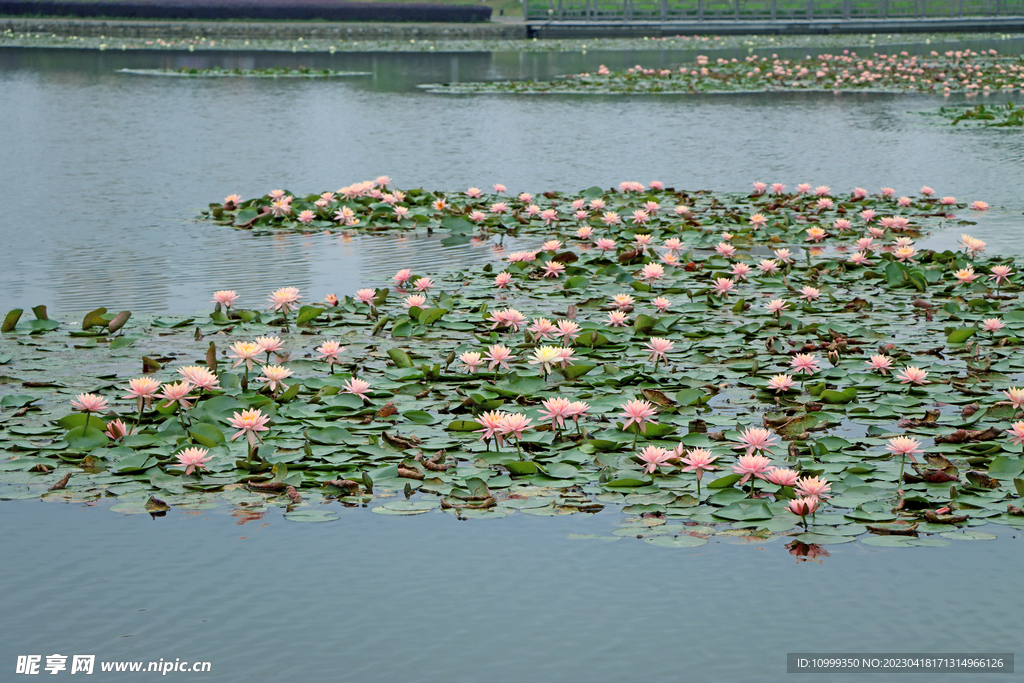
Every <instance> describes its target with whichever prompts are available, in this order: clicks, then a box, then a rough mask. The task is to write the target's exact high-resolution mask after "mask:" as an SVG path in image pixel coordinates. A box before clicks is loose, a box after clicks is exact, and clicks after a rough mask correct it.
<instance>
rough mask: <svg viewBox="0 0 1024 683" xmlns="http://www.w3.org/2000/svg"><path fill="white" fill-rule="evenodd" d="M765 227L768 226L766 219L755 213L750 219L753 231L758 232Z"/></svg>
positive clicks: (761, 214) (762, 215)
mask: <svg viewBox="0 0 1024 683" xmlns="http://www.w3.org/2000/svg"><path fill="white" fill-rule="evenodd" d="M766 225H768V217H767V216H765V215H764V214H763V213H755V214H753V215H752V216H751V217H750V226H751V227H752V228H754V230H760V229H761V228H763V227H764V226H766Z"/></svg>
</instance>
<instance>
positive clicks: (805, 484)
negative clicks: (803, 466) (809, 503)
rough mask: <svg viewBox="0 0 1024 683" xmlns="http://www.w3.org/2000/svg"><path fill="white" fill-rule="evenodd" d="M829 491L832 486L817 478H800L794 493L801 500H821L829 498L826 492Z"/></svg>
mask: <svg viewBox="0 0 1024 683" xmlns="http://www.w3.org/2000/svg"><path fill="white" fill-rule="evenodd" d="M831 490H832V484H830V483H829V482H828V481H827V480H825V479H819V478H818V477H801V478H800V479H799V480H798V481H797V483H796V493H797V495H798V496H800V497H801V498H817V499H819V500H822V499H825V498H828V497H829V496H828V492H829V491H831Z"/></svg>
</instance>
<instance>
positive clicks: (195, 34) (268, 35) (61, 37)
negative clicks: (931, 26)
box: [0, 18, 1024, 54]
mask: <svg viewBox="0 0 1024 683" xmlns="http://www.w3.org/2000/svg"><path fill="white" fill-rule="evenodd" d="M525 31H526V25H525V24H523V23H517V22H505V23H499V22H496V23H492V24H343V23H337V22H335V23H328V22H235V21H231V22H188V21H160V20H140V21H135V20H132V21H116V20H86V19H75V20H54V19H12V18H0V48H3V47H10V48H50V49H68V48H71V49H84V50H100V51H103V50H160V51H182V52H184V51H187V52H196V51H204V52H205V51H227V52H292V53H309V54H316V53H330V54H334V53H336V52H428V53H429V52H453V53H458V52H581V53H583V54H587V53H588V52H601V51H608V52H612V51H615V52H621V51H642V52H652V53H654V52H658V53H664V52H667V51H674V52H692V53H707V52H714V51H718V50H732V51H736V50H745V51H747V53H753V52H754V51H755V50H765V49H771V50H786V49H793V50H797V49H807V50H821V49H844V48H848V49H853V50H874V49H884V48H887V47H895V46H900V47H903V48H908V49H909V47H910V46H925V45H928V46H931V48H929V49H932V48H934V49H937V48H938V47H940V46H943V48H944V49H959V48H960V47H963V46H975V47H977V46H979V45H981V44H985V45H986V46H991V45H992V44H998V43H1004V42H1011V43H1014V44H1013V45H1011V46H1010V47H1009V50H1010V51H1016V50H1020V51H1024V33H935V34H907V33H888V34H880V33H879V34H868V33H864V34H832V35H728V36H696V35H694V36H690V35H680V36H671V37H656V38H647V37H632V38H582V37H581V38H540V39H538V38H532V39H527V38H526V37H525ZM261 32H262V33H261ZM232 35H234V36H236V37H230V36H232ZM225 36H228V37H225ZM997 46H998V45H997ZM1003 51H1006V50H1004V48H1002V47H1001V46H1000V52H1003Z"/></svg>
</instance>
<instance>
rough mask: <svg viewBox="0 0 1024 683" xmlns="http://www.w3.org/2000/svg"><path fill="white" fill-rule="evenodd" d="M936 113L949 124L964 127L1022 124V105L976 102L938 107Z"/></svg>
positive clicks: (1023, 106) (1023, 123) (1023, 109)
mask: <svg viewBox="0 0 1024 683" xmlns="http://www.w3.org/2000/svg"><path fill="white" fill-rule="evenodd" d="M935 114H936V115H938V116H941V117H942V118H944V119H947V120H948V121H949V124H950V125H951V126H956V125H959V124H961V123H962V124H964V126H963V127H964V128H1009V127H1015V128H1019V127H1020V126H1024V105H1020V106H1018V105H1017V104H1015V103H1013V102H1006V103H1005V104H1001V105H1000V104H990V105H985V104H977V105H975V106H973V107H940V108H939V110H938V111H937V112H935Z"/></svg>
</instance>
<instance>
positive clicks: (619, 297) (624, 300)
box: [612, 294, 634, 311]
mask: <svg viewBox="0 0 1024 683" xmlns="http://www.w3.org/2000/svg"><path fill="white" fill-rule="evenodd" d="M633 303H634V299H633V297H632V296H630V295H629V294H615V295H613V296H612V306H614V307H615V308H617V309H619V310H621V311H625V310H628V309H630V308H632V307H633Z"/></svg>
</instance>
